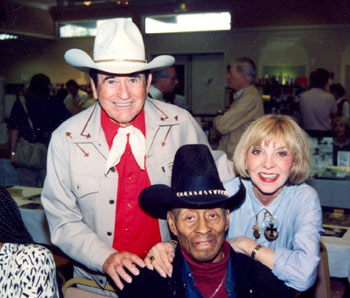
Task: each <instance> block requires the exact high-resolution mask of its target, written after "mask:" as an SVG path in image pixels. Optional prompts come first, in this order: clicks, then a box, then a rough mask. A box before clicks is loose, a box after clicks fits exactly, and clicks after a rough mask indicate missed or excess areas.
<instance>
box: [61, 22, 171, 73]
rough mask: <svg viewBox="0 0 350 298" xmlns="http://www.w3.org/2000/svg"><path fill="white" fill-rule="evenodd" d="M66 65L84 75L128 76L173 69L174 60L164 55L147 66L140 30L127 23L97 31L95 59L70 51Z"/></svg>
mask: <svg viewBox="0 0 350 298" xmlns="http://www.w3.org/2000/svg"><path fill="white" fill-rule="evenodd" d="M64 58H65V60H66V62H67V63H68V64H69V65H71V66H73V67H75V68H77V69H79V70H81V71H83V72H89V71H90V69H91V68H93V69H96V70H100V71H105V72H109V73H114V74H129V73H134V72H139V71H144V70H148V69H159V68H164V67H168V66H171V65H172V64H174V62H175V59H174V57H172V56H169V55H161V56H158V57H156V58H154V59H153V60H152V61H151V62H150V63H147V60H146V58H145V46H144V44H143V39H142V35H141V33H140V31H139V29H138V28H137V26H136V25H135V24H134V23H133V22H131V21H129V20H128V19H122V18H120V19H115V20H112V21H108V22H105V23H104V24H102V25H101V27H100V28H99V29H98V31H97V34H96V37H95V43H94V59H93V60H92V59H91V57H90V56H89V55H88V54H87V53H86V52H84V51H82V50H79V49H71V50H68V51H67V52H66V53H65V55H64Z"/></svg>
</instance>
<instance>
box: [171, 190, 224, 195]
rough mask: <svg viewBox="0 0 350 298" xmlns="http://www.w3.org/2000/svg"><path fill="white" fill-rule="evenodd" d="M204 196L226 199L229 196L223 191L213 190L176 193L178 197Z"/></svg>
mask: <svg viewBox="0 0 350 298" xmlns="http://www.w3.org/2000/svg"><path fill="white" fill-rule="evenodd" d="M203 195H204V196H205V195H222V196H226V197H228V196H229V194H228V192H227V191H226V190H223V189H213V190H199V191H183V192H177V193H176V196H178V197H188V196H203Z"/></svg>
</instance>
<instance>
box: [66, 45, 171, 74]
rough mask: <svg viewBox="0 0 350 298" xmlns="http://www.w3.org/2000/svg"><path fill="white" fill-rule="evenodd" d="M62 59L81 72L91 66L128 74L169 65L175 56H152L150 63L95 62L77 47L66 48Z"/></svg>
mask: <svg viewBox="0 0 350 298" xmlns="http://www.w3.org/2000/svg"><path fill="white" fill-rule="evenodd" d="M64 59H65V60H66V62H67V63H68V64H69V65H70V66H72V67H74V68H76V69H78V70H80V71H83V72H89V71H90V69H91V68H92V69H96V70H100V71H104V72H108V73H115V74H128V73H135V72H140V71H145V70H150V69H152V70H157V69H161V68H165V67H169V66H171V65H173V64H174V63H175V58H174V57H173V56H169V55H161V56H158V57H156V58H154V59H153V60H152V61H151V62H150V63H142V62H130V61H129V62H128V61H125V62H120V61H114V62H113V61H106V62H95V61H93V60H92V59H91V57H90V56H89V55H88V54H87V53H86V52H84V51H82V50H79V49H71V50H68V51H67V52H66V53H65V55H64Z"/></svg>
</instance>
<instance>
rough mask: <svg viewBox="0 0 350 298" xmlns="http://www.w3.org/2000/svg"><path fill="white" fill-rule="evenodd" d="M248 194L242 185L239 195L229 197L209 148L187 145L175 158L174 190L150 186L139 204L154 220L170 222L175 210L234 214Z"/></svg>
mask: <svg viewBox="0 0 350 298" xmlns="http://www.w3.org/2000/svg"><path fill="white" fill-rule="evenodd" d="M245 192H246V191H245V187H244V185H243V183H241V184H240V188H239V190H238V192H237V193H236V194H235V195H233V196H232V197H229V196H228V193H227V191H226V190H225V189H224V186H223V185H222V183H221V181H220V178H219V173H218V170H217V168H216V165H215V162H214V159H213V156H212V154H211V152H210V150H209V148H208V147H207V146H205V145H202V144H195V145H184V146H182V147H180V148H179V149H178V151H177V152H176V154H175V160H174V166H173V173H172V178H171V187H169V186H167V185H164V184H155V185H152V186H149V187H147V188H145V189H144V190H143V191H142V192H141V194H140V196H139V203H140V206H141V208H142V209H143V210H145V211H146V212H147V213H148V214H150V215H152V216H153V217H156V218H161V219H166V217H167V212H168V211H169V210H171V209H173V208H189V209H208V208H216V207H222V208H224V209H229V210H230V211H232V210H234V209H237V208H238V207H240V206H241V204H242V203H243V201H244V199H245Z"/></svg>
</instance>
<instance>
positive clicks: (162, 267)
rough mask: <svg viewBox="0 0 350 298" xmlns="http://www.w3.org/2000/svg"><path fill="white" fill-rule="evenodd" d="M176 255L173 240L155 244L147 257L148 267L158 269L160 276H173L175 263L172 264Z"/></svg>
mask: <svg viewBox="0 0 350 298" xmlns="http://www.w3.org/2000/svg"><path fill="white" fill-rule="evenodd" d="M174 257H175V244H174V242H172V241H167V242H160V243H158V244H156V245H155V246H153V247H152V248H151V250H150V251H149V252H148V254H147V256H146V258H145V264H146V266H147V268H148V269H150V270H153V269H156V271H157V272H158V273H159V275H160V276H162V277H164V278H166V277H167V276H168V277H171V275H172V272H173V265H172V264H171V263H172V261H173V260H174Z"/></svg>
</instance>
